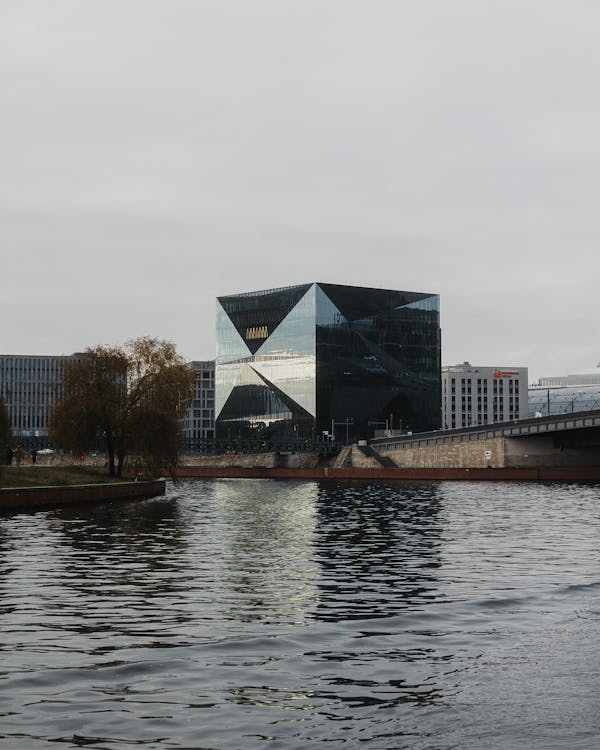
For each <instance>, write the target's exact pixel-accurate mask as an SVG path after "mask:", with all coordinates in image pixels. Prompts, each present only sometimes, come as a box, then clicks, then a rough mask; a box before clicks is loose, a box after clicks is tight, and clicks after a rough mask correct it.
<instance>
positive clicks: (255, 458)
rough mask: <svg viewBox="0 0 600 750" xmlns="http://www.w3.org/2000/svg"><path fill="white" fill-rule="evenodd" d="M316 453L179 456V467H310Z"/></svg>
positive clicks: (315, 464)
mask: <svg viewBox="0 0 600 750" xmlns="http://www.w3.org/2000/svg"><path fill="white" fill-rule="evenodd" d="M319 459H320V457H319V454H318V453H267V452H265V453H232V454H227V455H215V456H180V458H179V466H180V467H185V466H189V467H199V468H201V467H203V466H206V467H214V466H217V467H219V466H221V467H224V468H232V467H234V468H235V467H241V468H245V469H278V468H289V469H312V468H314V467H315V466H317V464H318V463H319Z"/></svg>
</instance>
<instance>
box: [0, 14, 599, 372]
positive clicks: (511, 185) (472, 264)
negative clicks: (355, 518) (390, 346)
mask: <svg viewBox="0 0 600 750" xmlns="http://www.w3.org/2000/svg"><path fill="white" fill-rule="evenodd" d="M599 37H600V4H598V3H597V2H595V0H571V1H570V2H568V3H566V2H564V0H486V2H481V0H418V1H417V0H410V1H408V0H368V1H367V0H362V1H361V2H357V1H356V0H325V1H323V0H319V1H318V2H317V1H316V0H302V1H301V2H300V0H295V1H294V2H292V1H291V0H86V2H82V1H81V0H53V1H52V2H48V1H47V0H2V2H0V84H1V90H2V96H1V97H0V315H1V320H2V326H1V329H0V330H1V336H0V352H1V353H4V354H69V353H71V352H74V351H82V350H83V349H85V348H86V347H88V346H95V345H98V344H111V345H112V344H119V343H123V342H124V341H126V340H128V339H130V338H134V337H137V336H144V335H150V336H156V337H158V338H162V339H168V340H170V341H173V342H175V344H176V345H177V349H178V351H179V352H180V353H181V354H182V355H183V356H185V357H186V358H187V359H207V358H213V357H214V350H215V334H214V327H215V299H216V297H217V296H220V295H226V294H235V293H238V292H243V291H250V290H257V289H267V288H272V287H281V286H287V285H290V284H299V283H305V282H312V281H322V282H330V283H339V284H351V285H358V286H370V287H381V288H388V289H402V290H413V291H421V292H430V293H437V294H439V295H440V299H441V326H442V362H443V364H445V365H449V364H456V363H458V362H462V361H466V360H468V361H470V362H471V363H473V364H478V365H486V366H488V365H489V366H520V367H528V368H529V379H530V382H533V381H534V380H536V379H537V378H538V377H540V376H547V375H559V374H567V373H573V372H579V371H593V370H594V369H595V367H596V365H597V364H598V363H599V362H600V342H599V341H598V337H597V319H598V315H597V313H598V294H597V292H598V279H599V275H600V274H599V272H600V254H599V253H598V239H599V237H600V210H598V197H599V189H598V188H599V183H600V86H598V81H597V75H598V70H600V45H599V44H598V38H599Z"/></svg>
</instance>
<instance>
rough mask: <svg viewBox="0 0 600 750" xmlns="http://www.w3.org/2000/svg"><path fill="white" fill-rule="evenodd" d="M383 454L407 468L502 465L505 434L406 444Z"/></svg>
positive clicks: (479, 467)
mask: <svg viewBox="0 0 600 750" xmlns="http://www.w3.org/2000/svg"><path fill="white" fill-rule="evenodd" d="M382 455H385V456H388V457H389V458H391V459H392V461H393V462H394V463H395V464H396V466H398V467H400V468H404V469H438V468H443V469H485V468H487V467H491V468H495V469H502V468H504V467H505V465H506V464H505V451H504V438H493V439H489V440H476V441H475V440H474V441H472V442H465V443H446V444H441V445H428V446H422V447H419V448H403V449H401V450H396V451H390V452H389V453H388V452H386V453H385V454H382ZM488 455H489V456H490V458H489V459H488V458H487V456H488Z"/></svg>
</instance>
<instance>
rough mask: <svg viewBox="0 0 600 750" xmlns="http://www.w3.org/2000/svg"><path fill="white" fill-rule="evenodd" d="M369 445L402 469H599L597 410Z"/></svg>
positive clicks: (599, 418)
mask: <svg viewBox="0 0 600 750" xmlns="http://www.w3.org/2000/svg"><path fill="white" fill-rule="evenodd" d="M370 445H371V446H372V448H373V449H374V450H375V451H377V452H378V453H379V454H381V455H382V456H386V457H389V458H391V459H392V460H393V462H394V463H395V464H396V465H397V466H403V467H407V468H424V467H438V468H483V467H495V468H536V467H540V466H545V467H562V466H565V467H573V466H585V467H592V466H593V467H600V409H594V410H591V411H580V412H569V413H565V414H551V415H549V416H546V417H535V418H533V419H521V420H515V421H510V422H497V423H494V424H487V425H477V426H474V427H465V428H462V429H456V430H437V431H434V432H421V433H417V434H414V435H398V436H394V437H385V438H376V439H374V440H372V441H371V442H370Z"/></svg>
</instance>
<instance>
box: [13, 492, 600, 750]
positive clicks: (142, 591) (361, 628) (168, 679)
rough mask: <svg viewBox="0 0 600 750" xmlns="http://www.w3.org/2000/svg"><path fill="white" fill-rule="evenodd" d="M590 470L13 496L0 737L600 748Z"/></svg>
mask: <svg viewBox="0 0 600 750" xmlns="http://www.w3.org/2000/svg"><path fill="white" fill-rule="evenodd" d="M599 539H600V488H599V487H596V486H593V485H590V486H585V485H568V484H562V485H538V484H527V483H522V484H521V483H450V482H437V483H407V482H397V483H394V482H388V483H377V484H369V483H367V482H362V483H351V482H345V483H335V482H293V481H280V482H278V481H272V480H211V481H203V480H192V481H186V482H181V483H179V484H178V485H170V486H169V487H168V492H167V496H166V498H155V499H152V500H147V501H144V502H141V503H139V502H138V503H135V502H131V503H129V502H128V503H121V504H112V505H111V504H99V505H95V506H92V507H81V508H70V509H64V510H59V511H46V512H38V513H35V514H18V515H11V516H8V515H7V516H3V517H0V618H1V636H0V639H1V646H0V647H1V656H0V717H1V722H0V745H1V746H2V747H3V748H4V747H6V748H7V749H8V748H10V749H11V750H13V749H14V750H20V749H21V748H22V749H23V750H25V749H27V750H30V749H32V748H50V747H56V748H61V749H62V748H65V749H66V748H79V747H87V748H106V749H107V750H122V749H125V748H152V749H155V750H167V748H207V749H208V748H212V749H213V750H214V749H217V748H219V749H220V748H222V749H225V748H250V749H252V748H286V749H288V748H292V749H293V748H306V747H310V746H313V745H323V746H324V747H328V748H338V747H339V748H359V747H365V748H369V749H370V748H415V749H419V750H450V748H484V747H485V748H497V749H498V750H507V749H510V748H527V749H528V750H536V749H538V748H539V749H540V750H541V749H544V750H547V749H550V750H551V749H553V748H556V749H558V748H560V749H561V750H562V749H563V748H567V747H568V748H581V749H582V750H583V749H584V748H585V750H589V749H590V748H597V747H600V710H599V709H600V701H599V698H600V687H599V680H598V678H599V672H600V669H599V667H600V650H599V645H600V559H599V558H600V545H599Z"/></svg>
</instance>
